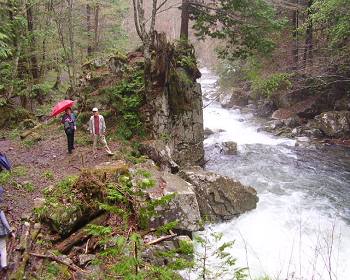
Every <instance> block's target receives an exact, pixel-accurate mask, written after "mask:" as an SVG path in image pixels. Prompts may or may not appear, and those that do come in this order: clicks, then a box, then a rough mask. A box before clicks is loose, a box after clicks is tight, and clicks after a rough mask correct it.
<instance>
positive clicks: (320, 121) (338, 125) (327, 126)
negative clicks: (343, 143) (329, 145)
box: [315, 111, 350, 137]
mask: <svg viewBox="0 0 350 280" xmlns="http://www.w3.org/2000/svg"><path fill="white" fill-rule="evenodd" d="M315 120H316V123H317V125H318V127H319V129H320V130H322V131H323V132H324V133H325V134H326V135H327V136H330V137H343V136H346V135H349V134H350V111H331V112H325V113H322V114H320V115H318V116H316V117H315Z"/></svg>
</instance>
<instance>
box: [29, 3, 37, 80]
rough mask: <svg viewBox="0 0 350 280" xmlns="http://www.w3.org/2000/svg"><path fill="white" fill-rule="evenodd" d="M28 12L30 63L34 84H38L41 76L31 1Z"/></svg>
mask: <svg viewBox="0 0 350 280" xmlns="http://www.w3.org/2000/svg"><path fill="white" fill-rule="evenodd" d="M26 12H27V24H28V33H29V50H30V63H31V73H32V77H33V80H34V83H37V82H38V80H39V78H40V74H39V66H38V59H37V57H36V54H35V51H36V49H35V43H36V40H35V34H34V19H33V4H32V3H31V2H30V1H29V2H28V3H26Z"/></svg>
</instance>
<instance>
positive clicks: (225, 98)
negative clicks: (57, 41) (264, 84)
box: [219, 89, 248, 108]
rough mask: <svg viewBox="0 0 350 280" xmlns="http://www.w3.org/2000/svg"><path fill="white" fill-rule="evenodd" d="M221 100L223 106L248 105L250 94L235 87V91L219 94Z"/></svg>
mask: <svg viewBox="0 0 350 280" xmlns="http://www.w3.org/2000/svg"><path fill="white" fill-rule="evenodd" d="M219 102H220V104H221V107H223V108H232V107H234V106H246V105H248V96H246V95H245V94H244V92H242V91H241V90H239V89H234V90H233V92H223V93H221V94H220V95H219Z"/></svg>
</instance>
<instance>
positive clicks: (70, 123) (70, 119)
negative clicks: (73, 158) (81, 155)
mask: <svg viewBox="0 0 350 280" xmlns="http://www.w3.org/2000/svg"><path fill="white" fill-rule="evenodd" d="M61 123H62V124H63V127H64V132H65V133H66V135H67V143H68V153H70V154H71V153H72V151H73V150H74V133H75V131H76V130H77V125H76V118H75V115H74V114H73V113H72V109H71V108H67V109H66V110H65V114H64V115H63V116H62V120H61Z"/></svg>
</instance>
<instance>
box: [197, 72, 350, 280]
mask: <svg viewBox="0 0 350 280" xmlns="http://www.w3.org/2000/svg"><path fill="white" fill-rule="evenodd" d="M202 73H204V75H203V77H202V79H201V83H202V87H203V92H204V94H205V93H206V92H208V91H209V92H212V90H213V87H215V84H216V80H215V79H216V77H215V76H214V75H212V74H211V73H210V71H209V70H205V71H204V72H202ZM242 118H243V119H244V121H243V122H242V121H241V120H240V119H242ZM247 120H249V116H246V115H242V114H241V113H240V111H239V110H226V109H223V108H221V107H220V105H219V104H217V103H215V102H214V103H212V104H210V105H209V106H208V107H206V108H205V109H204V124H205V127H207V128H210V129H212V130H214V131H215V130H220V129H223V130H224V132H219V133H215V134H214V135H211V136H210V137H209V138H208V139H206V140H205V145H206V146H207V147H208V146H211V145H213V144H215V143H220V142H222V141H235V142H237V143H238V147H239V153H241V154H243V153H245V152H246V150H245V149H246V147H247V145H252V144H263V145H267V146H276V149H278V151H279V152H281V153H283V154H284V155H285V156H286V157H291V158H297V155H296V154H295V153H294V151H293V150H292V149H290V148H289V147H288V146H294V143H295V142H294V141H293V140H289V139H282V138H276V137H273V136H271V135H269V134H266V133H261V132H257V127H256V126H255V125H254V124H252V123H250V122H249V121H247ZM248 150H249V149H248ZM222 160H224V161H225V160H226V161H227V160H232V161H234V160H235V158H234V157H232V159H228V158H227V157H225V158H223V159H222ZM280 168H281V170H283V172H287V171H288V165H281V166H280ZM286 168H287V169H286ZM238 172H239V170H238ZM252 172H255V173H259V172H261V171H259V170H253V169H252ZM228 173H235V172H228ZM287 174H288V172H287ZM246 178H248V177H246ZM249 178H250V177H249ZM241 179H242V182H243V183H245V181H249V180H246V179H245V178H241ZM260 179H261V180H265V177H264V174H261V176H258V178H256V179H254V178H253V179H251V178H250V180H251V181H252V182H253V180H257V182H258V181H259V180H260ZM287 179H288V180H291V181H290V182H289V184H286V185H283V182H282V181H278V180H281V179H280V178H277V177H276V180H277V181H276V182H272V181H269V182H265V183H266V184H265V185H266V188H265V189H262V188H261V187H260V188H258V191H259V193H258V196H259V203H258V205H257V209H255V210H253V211H250V212H248V213H246V214H243V215H241V216H240V217H239V218H237V219H234V220H232V221H230V222H228V223H223V224H219V225H214V226H212V227H210V228H209V227H208V228H207V230H206V231H204V232H201V233H198V234H199V235H203V234H207V233H208V232H209V231H211V230H212V229H213V230H214V231H215V232H222V233H223V234H224V237H223V241H232V240H235V245H234V247H233V249H232V251H231V253H232V255H233V256H234V257H236V258H237V259H238V265H239V266H241V267H246V266H248V267H249V271H250V276H251V279H256V277H262V276H265V275H267V276H269V277H270V278H271V279H276V280H286V279H288V280H290V279H295V280H296V279H298V280H299V279H303V280H304V279H305V280H331V279H332V280H349V279H350V226H349V224H347V223H346V222H345V221H344V220H342V219H341V217H340V214H339V213H338V212H337V211H338V210H337V209H335V208H334V207H333V206H332V204H331V202H330V201H329V200H328V199H326V198H320V197H317V196H316V197H310V196H309V194H308V192H307V190H305V192H304V191H303V190H302V189H300V188H299V189H298V190H296V189H295V188H294V187H293V178H287ZM261 180H260V181H261ZM268 180H271V178H268ZM314 180H315V181H314V184H315V185H319V186H320V187H327V185H325V184H324V182H322V181H321V179H320V181H317V175H316V176H315V178H314ZM258 183H261V182H258ZM276 188H280V189H281V190H283V191H281V192H276V191H274V189H276ZM349 189H350V185H349ZM198 251H200V248H198ZM211 261H213V262H215V258H214V257H212V258H211ZM230 276H231V275H230ZM230 276H228V277H227V278H223V279H232V276H231V277H230Z"/></svg>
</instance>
